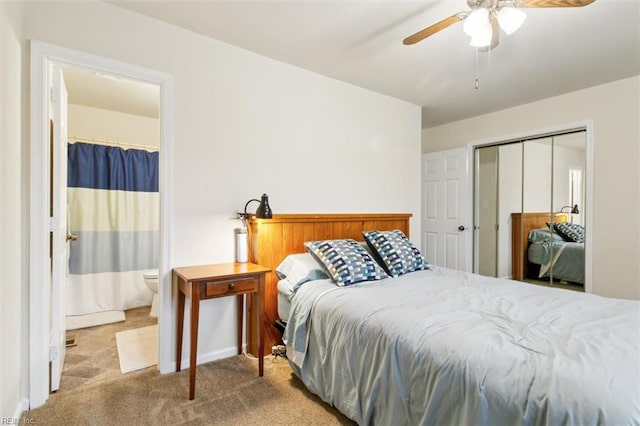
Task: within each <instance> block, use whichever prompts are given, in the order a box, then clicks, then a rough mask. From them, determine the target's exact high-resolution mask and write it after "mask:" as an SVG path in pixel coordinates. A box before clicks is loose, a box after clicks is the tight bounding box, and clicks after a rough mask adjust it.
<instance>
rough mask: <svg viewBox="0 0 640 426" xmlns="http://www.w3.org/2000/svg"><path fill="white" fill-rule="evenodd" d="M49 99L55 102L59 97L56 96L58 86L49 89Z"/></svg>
mask: <svg viewBox="0 0 640 426" xmlns="http://www.w3.org/2000/svg"><path fill="white" fill-rule="evenodd" d="M49 99H50V100H51V102H55V101H57V100H58V99H57V98H56V88H55V87H51V88H50V89H49Z"/></svg>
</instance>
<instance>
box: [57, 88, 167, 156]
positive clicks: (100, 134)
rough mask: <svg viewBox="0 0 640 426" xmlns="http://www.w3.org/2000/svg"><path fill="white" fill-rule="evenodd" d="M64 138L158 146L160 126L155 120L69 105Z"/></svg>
mask: <svg viewBox="0 0 640 426" xmlns="http://www.w3.org/2000/svg"><path fill="white" fill-rule="evenodd" d="M158 102H160V100H159V99H158ZM68 134H69V138H71V137H72V136H77V137H81V138H98V139H108V140H110V141H118V142H125V143H131V144H136V145H145V146H150V147H158V146H160V123H159V121H158V119H157V118H150V117H143V116H141V115H133V114H127V113H124V112H118V111H110V110H107V109H102V108H93V107H88V106H85V105H75V104H69V121H68ZM125 146H126V145H125Z"/></svg>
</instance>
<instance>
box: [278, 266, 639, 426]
mask: <svg viewBox="0 0 640 426" xmlns="http://www.w3.org/2000/svg"><path fill="white" fill-rule="evenodd" d="M296 336H297V337H298V338H296ZM301 336H302V337H301ZM285 340H286V342H287V345H288V351H287V352H288V353H289V354H291V355H292V357H291V358H292V362H291V366H292V368H293V369H294V371H295V372H296V374H298V375H299V376H300V377H301V379H302V380H303V382H304V383H305V384H306V386H307V387H308V388H309V389H310V390H311V391H312V392H314V393H316V394H318V395H319V396H320V397H321V398H322V399H324V400H325V401H326V402H328V403H330V404H332V405H334V406H335V407H337V408H338V409H339V410H340V411H341V412H343V413H344V414H345V415H347V416H348V417H350V418H351V419H353V420H355V421H357V422H358V423H359V424H380V425H401V424H411V425H417V424H421V425H473V424H484V425H502V424H504V425H517V424H525V425H537V424H549V425H561V424H573V425H591V424H593V425H596V424H606V425H630V424H640V302H635V301H627V300H618V299H609V298H603V297H599V296H594V295H589V294H583V293H577V292H572V291H567V290H561V289H549V288H543V287H537V286H534V285H530V284H523V283H518V282H515V281H510V280H497V279H493V278H486V277H481V276H479V275H474V274H469V273H463V272H457V271H451V270H446V269H442V268H434V269H433V270H431V271H419V272H414V273H410V274H407V275H405V276H402V277H399V278H390V279H386V280H382V281H378V282H368V283H363V284H361V285H356V286H351V287H340V288H338V287H336V286H334V285H333V284H330V283H329V282H328V281H326V280H325V281H312V282H309V283H307V284H305V285H303V286H302V287H301V288H300V289H298V292H297V293H296V295H295V296H294V297H293V299H292V314H291V316H290V318H289V323H288V325H287V330H286V334H285Z"/></svg>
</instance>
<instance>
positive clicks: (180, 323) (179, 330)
mask: <svg viewBox="0 0 640 426" xmlns="http://www.w3.org/2000/svg"><path fill="white" fill-rule="evenodd" d="M176 284H177V286H178V311H177V314H176V315H177V321H176V372H178V371H180V370H181V369H182V368H181V364H182V334H183V327H184V299H185V297H184V293H183V292H182V290H181V289H180V279H179V278H178V279H177V280H176Z"/></svg>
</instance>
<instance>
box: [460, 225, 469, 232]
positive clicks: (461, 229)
mask: <svg viewBox="0 0 640 426" xmlns="http://www.w3.org/2000/svg"><path fill="white" fill-rule="evenodd" d="M465 229H467V228H465V227H464V225H460V226H458V231H464V230H465Z"/></svg>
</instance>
